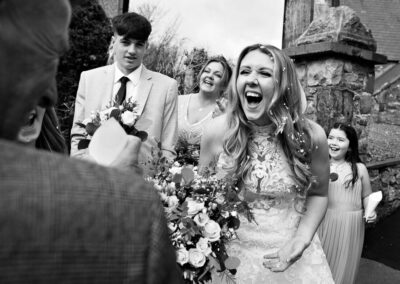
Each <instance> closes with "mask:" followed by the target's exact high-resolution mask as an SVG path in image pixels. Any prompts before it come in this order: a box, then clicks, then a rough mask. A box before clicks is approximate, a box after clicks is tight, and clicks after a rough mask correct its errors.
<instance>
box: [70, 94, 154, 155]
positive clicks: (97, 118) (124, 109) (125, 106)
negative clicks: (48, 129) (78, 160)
mask: <svg viewBox="0 0 400 284" xmlns="http://www.w3.org/2000/svg"><path fill="white" fill-rule="evenodd" d="M137 107H138V104H137V103H136V102H134V101H132V100H131V99H129V100H128V101H127V102H123V103H122V104H121V105H119V106H112V104H111V103H110V104H108V105H107V106H106V108H105V109H103V110H101V111H99V110H97V111H92V114H91V115H90V117H89V118H86V119H85V120H84V121H82V122H77V123H76V124H77V125H79V126H80V127H82V128H84V129H85V134H84V136H85V138H84V139H81V140H80V141H79V143H78V149H79V150H80V149H86V148H87V147H88V145H89V143H90V140H91V137H92V136H93V134H94V133H95V132H96V130H97V129H98V128H99V127H100V126H101V125H102V124H103V123H104V122H105V121H107V120H109V119H110V118H112V117H113V118H115V119H116V120H117V121H118V122H119V124H120V125H121V126H122V128H123V129H124V130H125V132H126V133H127V134H129V135H134V136H137V137H139V138H140V139H141V140H142V141H145V140H146V139H147V136H148V135H147V132H145V131H139V130H138V129H136V127H135V124H136V121H137V119H138V118H139V115H138V112H137Z"/></svg>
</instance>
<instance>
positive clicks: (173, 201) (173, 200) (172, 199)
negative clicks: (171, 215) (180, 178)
mask: <svg viewBox="0 0 400 284" xmlns="http://www.w3.org/2000/svg"><path fill="white" fill-rule="evenodd" d="M167 203H168V207H176V206H178V204H179V199H178V197H176V196H175V195H171V196H168V199H167Z"/></svg>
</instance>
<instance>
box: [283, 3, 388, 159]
mask: <svg viewBox="0 0 400 284" xmlns="http://www.w3.org/2000/svg"><path fill="white" fill-rule="evenodd" d="M285 51H286V53H287V54H288V55H289V56H290V57H291V58H292V59H294V60H295V65H296V68H297V71H298V74H299V77H300V80H301V83H302V85H303V87H304V89H305V92H306V94H307V100H308V108H307V116H308V117H310V118H311V119H313V120H315V121H317V122H318V123H319V124H321V126H323V128H324V129H325V130H326V131H328V130H329V129H330V128H331V126H332V125H333V123H334V122H336V121H341V122H345V123H350V124H351V125H353V126H354V127H355V128H356V129H357V131H358V134H359V137H360V146H361V147H360V150H361V151H360V152H361V153H362V154H366V151H367V149H366V146H367V144H366V138H367V135H368V125H369V123H370V120H371V110H372V106H373V97H372V95H371V94H372V93H373V81H374V79H375V75H374V74H375V73H374V65H375V64H382V63H385V62H386V57H385V56H383V55H379V54H376V53H375V51H376V42H375V40H374V39H373V37H372V35H371V32H370V31H369V30H367V29H366V28H365V26H364V25H363V24H362V23H361V22H360V19H359V18H358V17H357V16H356V14H355V12H354V11H353V10H351V9H350V8H349V7H346V6H339V7H331V8H327V9H326V10H325V11H324V12H323V13H321V14H320V16H318V17H316V18H315V19H314V20H313V22H312V23H311V24H310V26H309V27H308V29H307V30H306V31H305V32H304V33H303V34H302V35H301V36H300V37H299V38H298V39H297V40H296V41H295V46H293V47H289V48H287V49H285Z"/></svg>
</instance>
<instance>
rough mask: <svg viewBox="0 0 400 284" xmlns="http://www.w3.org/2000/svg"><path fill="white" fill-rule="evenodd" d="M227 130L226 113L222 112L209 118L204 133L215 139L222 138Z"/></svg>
mask: <svg viewBox="0 0 400 284" xmlns="http://www.w3.org/2000/svg"><path fill="white" fill-rule="evenodd" d="M227 130H228V115H227V114H222V115H220V116H217V117H214V118H213V119H211V120H209V121H208V122H207V124H206V125H205V128H204V134H205V135H206V136H207V137H209V138H212V139H215V140H222V138H223V137H224V135H225V133H226V131H227Z"/></svg>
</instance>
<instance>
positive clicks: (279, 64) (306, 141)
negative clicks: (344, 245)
mask: <svg viewBox="0 0 400 284" xmlns="http://www.w3.org/2000/svg"><path fill="white" fill-rule="evenodd" d="M254 50H259V51H261V52H262V53H265V54H266V55H268V56H269V57H270V58H271V59H272V61H273V62H274V68H273V74H272V77H273V81H274V93H273V96H272V99H271V101H270V103H269V105H268V107H267V109H266V110H265V113H266V114H268V117H269V118H270V120H271V121H272V123H273V124H274V125H275V126H276V129H278V130H281V131H278V132H279V133H278V134H277V135H278V139H279V141H280V143H281V144H282V147H283V150H284V153H285V155H286V156H287V158H288V161H289V165H290V167H291V168H292V170H293V173H294V178H295V180H296V182H297V183H298V185H299V186H300V189H301V190H300V191H301V192H303V193H304V191H305V190H306V188H307V187H308V186H309V185H310V183H311V172H310V169H309V165H310V162H311V149H312V141H311V136H310V125H309V123H308V121H307V119H305V118H304V116H303V112H304V109H303V108H304V106H302V103H304V102H302V98H301V97H302V89H301V85H300V83H299V80H298V78H297V74H296V70H295V66H294V64H293V62H292V60H291V59H290V58H289V57H288V56H287V55H286V54H285V53H284V52H283V51H281V50H279V49H278V48H276V47H274V46H271V45H261V44H255V45H251V46H248V47H246V48H245V49H244V50H243V51H242V52H241V53H240V55H239V58H238V61H237V65H236V68H235V73H234V76H233V78H232V84H231V86H230V89H229V91H228V96H229V102H230V108H229V110H228V114H227V115H228V125H229V127H228V129H229V130H228V132H227V133H226V135H225V139H224V143H223V147H224V150H225V152H226V154H228V155H229V156H230V157H232V158H233V160H234V161H235V163H234V164H233V165H232V166H231V168H229V169H228V170H229V171H231V172H233V173H235V174H236V175H237V176H238V177H242V178H243V177H245V176H246V175H247V174H248V172H249V168H250V163H249V158H248V157H249V149H248V147H247V145H248V142H249V139H250V138H251V135H252V133H251V127H250V123H249V121H248V120H247V118H246V115H245V113H244V111H243V108H242V105H241V103H240V100H239V95H238V90H237V85H236V84H237V78H238V74H239V69H240V64H241V62H242V60H243V58H244V57H245V56H246V55H247V54H248V53H249V52H251V51H254Z"/></svg>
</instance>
